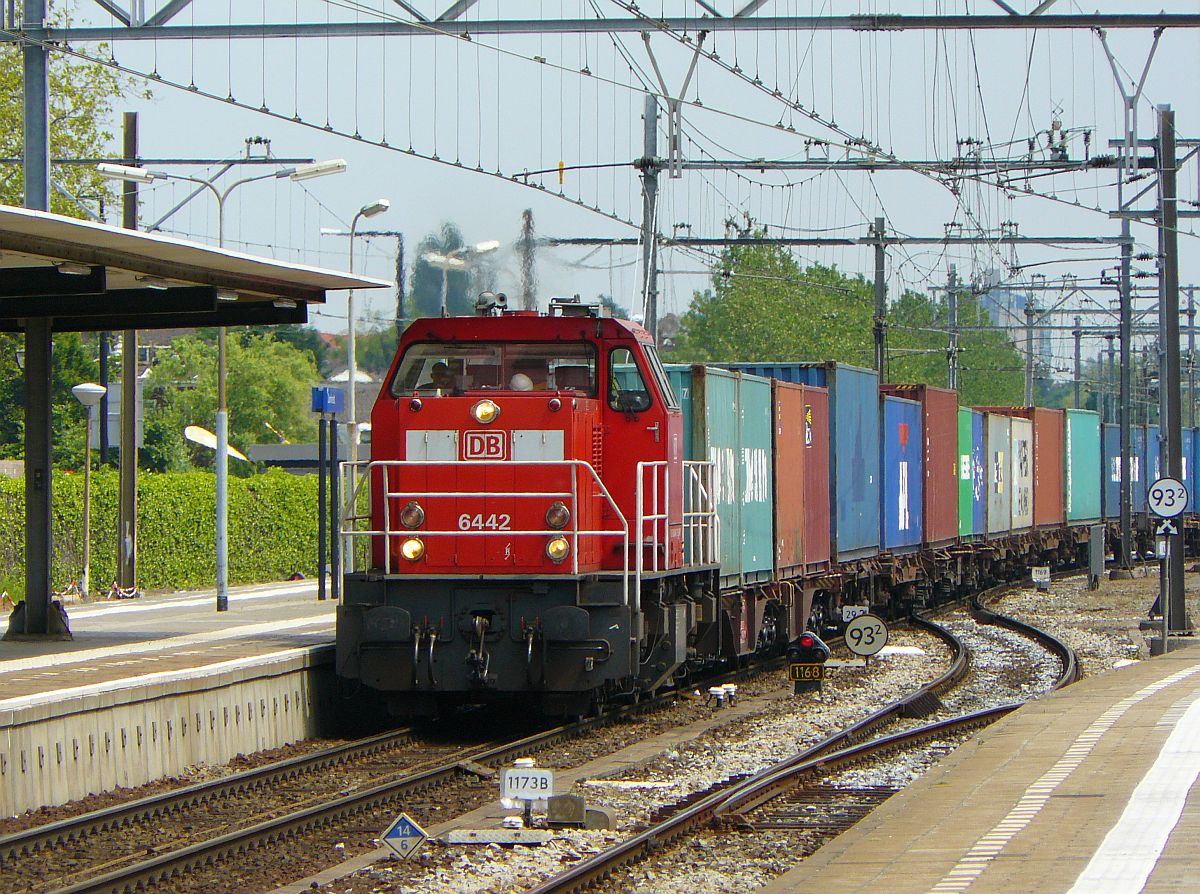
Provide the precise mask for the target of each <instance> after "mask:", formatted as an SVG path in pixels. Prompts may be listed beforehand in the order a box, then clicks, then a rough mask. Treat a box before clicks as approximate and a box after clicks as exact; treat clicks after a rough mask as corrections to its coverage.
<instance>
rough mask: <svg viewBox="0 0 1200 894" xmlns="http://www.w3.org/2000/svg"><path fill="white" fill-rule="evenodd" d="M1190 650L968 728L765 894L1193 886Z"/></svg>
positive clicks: (1198, 849)
mask: <svg viewBox="0 0 1200 894" xmlns="http://www.w3.org/2000/svg"><path fill="white" fill-rule="evenodd" d="M1198 772H1200V648H1195V647H1192V648H1187V649H1182V650H1180V651H1175V652H1171V653H1170V654H1169V655H1166V656H1161V657H1158V658H1153V659H1151V660H1149V661H1144V662H1139V663H1137V664H1133V665H1130V666H1128V667H1125V668H1122V669H1120V670H1115V671H1111V672H1109V673H1107V674H1104V675H1102V676H1098V677H1093V678H1090V679H1087V680H1084V681H1083V682H1081V683H1077V684H1076V685H1074V686H1071V687H1069V688H1068V689H1066V690H1064V691H1063V692H1059V693H1054V694H1052V695H1049V696H1046V697H1045V698H1042V699H1039V700H1038V701H1036V702H1033V703H1032V704H1030V705H1027V706H1026V707H1024V708H1022V709H1021V710H1019V711H1017V712H1016V713H1014V714H1013V715H1010V716H1009V717H1007V718H1006V719H1004V720H1003V721H1000V722H999V723H997V724H995V725H994V726H991V727H989V728H988V729H986V730H984V731H982V732H980V733H978V734H977V735H976V736H975V737H974V738H973V739H972V740H971V741H969V742H967V743H966V744H964V745H963V746H961V747H960V748H958V749H957V750H956V751H955V752H953V753H952V754H951V755H949V756H947V757H946V758H944V759H943V760H942V761H941V763H939V764H938V765H937V766H936V767H934V768H933V769H931V770H930V771H929V772H928V773H927V774H926V775H925V776H924V777H922V778H921V779H920V780H918V781H917V782H916V783H914V784H913V785H912V786H910V787H909V788H908V789H906V790H905V791H903V792H901V793H899V794H897V795H895V796H894V797H892V798H891V799H889V800H888V801H887V802H885V803H884V804H883V805H882V806H881V807H879V808H878V809H877V810H875V811H874V812H873V813H872V814H871V815H870V816H868V817H867V818H866V819H864V820H862V821H861V822H859V823H858V824H857V825H855V826H854V827H853V828H851V829H850V830H849V831H847V832H846V833H844V834H842V835H841V836H839V837H838V838H836V839H834V840H833V841H831V842H830V843H829V844H827V845H826V846H825V847H823V848H822V849H821V850H819V851H817V853H815V854H814V855H813V856H812V857H810V858H809V859H808V860H806V861H804V862H803V863H802V864H800V865H799V866H797V867H796V868H795V869H793V870H792V871H790V872H788V873H786V874H785V875H783V876H781V877H779V878H778V879H776V880H775V881H774V882H773V883H772V884H770V885H769V886H767V887H766V888H764V889H762V890H763V891H765V892H768V894H785V892H788V894H790V892H804V894H809V892H813V891H820V892H822V894H845V892H852V891H855V892H857V891H861V892H866V891H871V892H879V891H886V892H888V894H929V892H933V894H959V892H966V891H971V892H981V894H982V892H1005V894H1012V892H1023V891H1038V892H1042V891H1045V892H1071V894H1126V892H1128V894H1134V892H1138V891H1147V892H1166V891H1172V892H1179V891H1200V793H1197V792H1196V791H1193V784H1194V783H1195V781H1196V776H1197V773H1198Z"/></svg>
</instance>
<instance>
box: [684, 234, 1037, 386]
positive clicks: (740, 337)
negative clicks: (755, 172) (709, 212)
mask: <svg viewBox="0 0 1200 894" xmlns="http://www.w3.org/2000/svg"><path fill="white" fill-rule="evenodd" d="M958 304H959V306H958V317H959V321H960V322H961V323H962V324H963V325H964V326H972V327H974V326H977V325H979V324H980V321H986V316H985V315H984V314H983V312H982V311H981V310H980V308H979V305H978V303H977V302H976V301H975V299H974V298H973V297H971V296H970V295H960V296H959V301H958ZM874 317H875V298H874V288H873V286H872V284H871V283H869V282H867V281H866V280H865V279H864V278H863V277H862V276H858V275H853V276H852V275H848V274H845V273H842V272H840V271H839V270H837V269H836V268H834V267H825V266H822V265H819V264H813V265H811V266H809V267H805V268H801V267H800V265H799V264H798V263H797V262H796V259H795V258H794V257H793V256H792V254H791V252H790V251H788V250H787V249H786V248H783V247H781V246H778V245H770V244H766V245H751V246H734V247H732V248H729V249H727V250H726V251H725V252H724V253H723V254H722V255H721V258H720V260H719V262H718V263H717V264H716V265H715V267H714V271H713V287H712V289H709V290H706V291H705V292H703V293H697V294H696V295H695V297H694V299H693V301H692V306H691V309H690V310H689V311H688V312H687V313H686V314H685V315H684V316H683V318H682V320H681V321H680V329H679V333H678V334H677V336H676V339H675V349H674V351H673V352H672V354H671V359H673V360H683V361H705V360H716V361H729V360H742V361H753V360H779V361H789V360H838V361H841V362H843V363H851V364H855V365H858V366H868V367H869V366H872V365H874V362H875V346H874ZM947 320H948V312H947V307H946V305H945V303H944V300H943V301H942V302H941V303H937V304H935V303H933V302H931V301H930V299H929V298H927V297H926V296H924V295H922V294H920V293H918V292H906V293H905V294H903V295H901V296H900V297H899V298H898V299H897V300H896V301H895V302H893V303H892V305H891V307H890V308H889V310H888V331H887V333H888V334H887V356H888V364H887V369H886V370H885V372H884V379H885V380H886V381H892V382H911V383H926V384H931V385H940V386H945V384H946V382H947V349H948V343H949V337H948V335H947V331H946V330H947ZM959 345H960V349H961V353H960V355H959V363H960V369H961V374H960V376H959V391H960V400H961V402H962V403H964V404H1015V403H1020V402H1021V400H1022V399H1023V396H1024V395H1023V391H1022V388H1023V387H1024V373H1023V370H1024V364H1023V361H1022V359H1021V355H1020V354H1019V353H1018V352H1017V351H1016V350H1015V349H1014V348H1013V346H1012V344H1011V343H1010V342H1009V340H1008V338H1007V337H1006V336H1005V334H1004V332H1003V331H1001V330H999V329H997V330H995V331H992V332H964V333H963V334H962V335H961V337H960V339H959Z"/></svg>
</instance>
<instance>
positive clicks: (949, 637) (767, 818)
mask: <svg viewBox="0 0 1200 894" xmlns="http://www.w3.org/2000/svg"><path fill="white" fill-rule="evenodd" d="M1006 589H1007V587H997V588H994V589H993V590H989V591H986V592H985V593H983V594H980V596H979V597H977V598H976V599H975V600H973V602H974V604H973V605H972V610H973V611H974V612H976V613H977V614H978V615H979V616H980V617H981V618H985V619H986V620H987V622H988V623H990V624H998V625H1002V626H1005V627H1008V628H1010V629H1016V630H1020V632H1021V633H1023V634H1024V635H1027V636H1029V637H1031V638H1033V639H1035V640H1036V641H1037V642H1039V643H1040V644H1042V645H1043V646H1044V647H1045V648H1046V649H1048V650H1049V651H1051V652H1053V653H1054V654H1055V655H1056V656H1058V657H1059V659H1060V662H1061V665H1062V673H1061V674H1060V675H1059V678H1058V679H1057V680H1056V681H1055V684H1054V688H1061V687H1062V686H1066V685H1068V684H1069V683H1071V682H1074V680H1075V679H1076V678H1077V676H1078V665H1077V663H1076V662H1075V660H1074V654H1073V653H1072V652H1071V650H1070V648H1069V647H1067V646H1066V645H1065V644H1064V643H1062V642H1061V641H1059V640H1058V639H1056V638H1055V637H1053V636H1051V635H1050V634H1048V633H1045V632H1043V631H1040V630H1037V629H1036V628H1032V627H1030V626H1029V625H1025V624H1022V623H1021V622H1019V621H1015V620H1013V619H1011V618H1007V617H1004V616H1001V615H997V614H996V613H994V612H991V611H990V610H989V609H987V608H985V607H984V605H983V603H984V601H986V600H987V599H989V598H991V597H993V596H995V595H998V594H999V593H1000V592H1002V591H1004V590H1006ZM913 620H914V622H915V623H916V624H918V625H920V626H923V627H926V628H927V629H930V630H931V631H933V632H935V633H937V635H938V636H941V637H942V638H944V639H945V640H946V641H947V642H948V643H949V644H950V646H951V649H952V651H953V658H952V662H951V666H950V668H949V669H948V670H947V671H946V672H945V673H944V674H943V675H942V676H941V677H939V678H938V679H937V680H934V681H933V682H931V683H929V684H927V685H926V686H923V687H922V688H921V689H920V690H918V691H917V692H915V693H912V694H911V695H908V696H906V697H904V698H902V699H898V700H896V701H895V702H893V703H892V704H890V705H887V706H886V707H884V708H882V709H881V710H879V711H876V712H875V713H874V714H872V715H870V716H869V717H867V718H865V719H863V720H861V721H859V722H858V723H856V724H854V725H853V726H851V727H849V728H847V729H845V730H842V731H841V732H838V733H835V734H834V735H832V736H829V737H828V738H826V739H825V740H823V741H822V742H819V743H817V744H816V745H814V746H813V747H811V748H809V749H807V750H805V751H804V752H802V753H800V754H797V755H795V756H794V757H792V758H789V759H787V760H785V761H781V762H779V763H777V764H775V765H774V766H772V767H769V768H767V769H765V770H763V771H762V772H760V773H757V774H754V775H753V776H750V777H747V778H745V779H742V780H739V781H736V782H733V783H732V784H728V785H724V786H721V787H719V788H718V789H716V790H714V791H711V792H710V793H707V794H704V795H701V796H699V797H694V798H691V799H689V801H688V802H687V803H685V804H682V805H680V806H679V808H678V809H677V810H674V811H673V812H671V813H670V815H669V816H667V817H665V818H663V819H661V820H659V821H657V822H655V823H654V824H653V825H651V826H650V828H647V829H645V830H644V831H642V832H640V833H639V834H637V835H635V836H633V837H631V838H629V839H626V840H625V841H623V842H621V843H620V844H617V845H615V846H613V847H612V848H609V849H608V850H605V851H604V852H602V853H600V854H598V855H596V856H594V857H592V858H591V859H588V860H586V861H584V862H582V863H579V864H577V865H575V866H574V867H572V868H571V869H569V870H567V871H566V872H564V873H561V874H559V875H558V876H555V877H554V878H552V879H550V880H548V881H546V882H545V883H543V884H542V885H540V886H539V887H537V888H535V889H533V892H532V894H565V892H578V891H584V890H587V889H589V888H591V887H593V886H596V887H602V886H603V884H602V883H603V882H604V881H605V880H606V879H613V880H614V883H616V884H617V885H618V887H620V886H622V884H621V883H617V882H616V876H617V874H618V873H620V872H621V871H622V870H623V869H625V868H627V867H630V866H633V865H634V864H637V863H639V862H640V861H643V860H646V859H648V858H651V857H655V856H658V855H660V854H662V853H663V852H664V851H665V850H666V849H667V848H669V847H670V846H671V845H672V844H677V843H679V842H681V841H682V840H683V839H685V838H687V837H688V836H691V835H696V834H699V833H701V832H703V831H704V830H707V829H711V828H714V827H716V828H723V829H726V830H731V829H732V830H738V831H741V832H763V831H771V830H774V831H788V830H791V831H804V832H810V833H814V834H815V835H816V836H817V837H818V838H819V837H821V836H823V837H824V838H829V837H833V836H834V835H836V834H839V833H840V832H841V831H844V830H845V829H846V828H849V826H850V825H853V823H854V822H857V820H858V819H861V818H862V817H863V816H865V815H866V814H867V813H869V812H870V810H871V809H873V808H874V807H875V806H877V805H878V804H880V803H882V802H883V801H884V800H886V798H887V797H890V796H891V794H893V793H894V792H895V791H898V790H899V789H898V787H896V786H891V785H877V784H871V785H865V786H864V785H848V786H843V785H833V786H830V785H823V784H822V783H821V780H823V779H824V778H826V777H828V776H829V775H830V774H832V773H835V772H837V771H839V770H841V769H844V768H847V767H851V766H855V765H859V764H862V763H863V762H866V761H872V760H878V759H880V757H881V756H884V755H889V754H894V753H895V752H897V751H902V750H908V749H913V748H917V747H920V746H921V745H922V744H924V743H933V747H935V748H938V747H939V746H938V743H945V742H946V741H947V740H954V739H956V738H961V737H962V736H964V735H965V734H967V733H969V732H971V731H973V730H975V729H978V728H981V727H983V726H986V725H988V724H990V723H993V722H995V721H996V720H998V719H1000V718H1001V717H1003V716H1005V715H1007V714H1008V713H1010V712H1012V711H1014V710H1016V709H1017V708H1018V707H1020V706H1021V703H1019V702H1010V703H1006V704H1001V705H996V706H992V707H989V708H986V709H984V710H980V711H972V712H970V713H968V714H963V715H959V716H955V717H951V718H946V719H941V720H937V721H935V722H932V723H924V724H920V725H918V726H916V727H914V728H910V729H906V730H903V731H901V732H897V733H894V734H892V735H888V736H883V737H877V738H870V740H869V741H866V740H867V739H868V738H869V737H871V736H872V734H873V733H875V732H876V731H877V730H879V729H880V728H881V727H883V726H884V725H887V724H889V723H891V722H893V721H896V720H899V719H902V718H913V717H923V716H928V715H929V714H931V713H933V712H934V711H937V710H939V709H940V708H941V699H940V695H941V694H942V693H944V692H946V691H947V690H949V689H950V688H952V687H953V686H955V685H956V684H957V683H958V682H959V681H961V680H963V679H964V678H965V677H966V676H967V674H968V672H969V667H970V662H969V653H968V650H967V648H966V646H965V644H964V643H963V642H962V641H961V640H960V639H959V638H958V637H955V636H954V635H953V634H951V633H949V631H947V630H945V629H943V628H941V627H940V626H939V625H937V624H935V623H934V622H933V621H931V620H929V619H927V618H924V617H920V616H914V618H913ZM941 747H942V750H948V747H949V746H944V745H943V746H941ZM814 849H815V848H814Z"/></svg>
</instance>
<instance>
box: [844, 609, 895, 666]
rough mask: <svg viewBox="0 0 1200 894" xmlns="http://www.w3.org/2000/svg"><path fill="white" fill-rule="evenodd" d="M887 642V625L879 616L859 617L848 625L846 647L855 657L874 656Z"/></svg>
mask: <svg viewBox="0 0 1200 894" xmlns="http://www.w3.org/2000/svg"><path fill="white" fill-rule="evenodd" d="M887 641H888V629H887V624H885V623H883V618H881V617H879V616H878V615H870V614H868V615H859V616H858V617H857V618H855V619H854V620H853V621H851V622H850V623H849V624H847V625H846V646H847V648H849V649H850V651H851V652H853V653H854V654H855V655H862V656H864V657H866V656H868V655H874V654H875V653H876V652H878V651H879V650H880V649H882V648H883V647H884V646H886V645H887Z"/></svg>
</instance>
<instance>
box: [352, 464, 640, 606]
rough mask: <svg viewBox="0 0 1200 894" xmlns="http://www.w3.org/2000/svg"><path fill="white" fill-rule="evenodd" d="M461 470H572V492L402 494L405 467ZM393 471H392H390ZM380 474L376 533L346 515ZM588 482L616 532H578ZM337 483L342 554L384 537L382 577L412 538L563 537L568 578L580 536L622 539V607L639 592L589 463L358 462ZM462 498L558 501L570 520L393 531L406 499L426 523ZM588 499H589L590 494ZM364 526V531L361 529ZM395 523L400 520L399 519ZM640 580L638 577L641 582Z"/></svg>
mask: <svg viewBox="0 0 1200 894" xmlns="http://www.w3.org/2000/svg"><path fill="white" fill-rule="evenodd" d="M456 466H460V467H464V468H469V469H479V468H481V467H487V466H497V467H501V468H505V469H510V468H513V467H515V466H531V467H536V468H538V469H544V470H552V469H555V468H558V469H569V470H570V489H569V490H536V491H530V490H499V491H496V490H489V491H465V490H453V491H429V490H413V489H406V488H405V487H404V486H403V485H404V481H403V471H404V470H405V469H407V468H421V469H426V470H431V469H439V470H440V469H446V468H448V467H456ZM393 469H395V470H396V471H395V472H392V471H391V470H393ZM376 470H378V472H379V476H380V478H381V479H382V486H383V492H382V494H380V496H381V497H382V501H383V527H382V528H381V529H376V528H373V527H371V518H370V516H369V515H357V514H353V513H350V512H347V511H346V510H349V509H351V508H353V507H355V506H357V505H358V502H359V499H360V498H361V493H360V492H361V490H362V489H363V488H364V487H370V481H371V479H372V477H374V476H373V475H372V473H373V472H375V471H376ZM580 477H583V478H584V480H589V479H590V481H591V482H592V484H593V485H594V486H595V492H596V493H597V494H599V495H600V496H601V497H603V499H604V500H605V502H606V503H607V504H608V507H609V509H610V510H611V511H612V513H613V517H614V519H615V520H616V522H617V523H618V524H619V525H620V528H619V529H614V528H601V529H581V528H580V527H579V515H580V507H579V490H580V488H579V479H580ZM341 482H342V487H343V490H342V493H343V494H345V499H344V503H343V506H344V509H343V515H342V519H341V530H340V534H341V538H342V544H343V549H342V554H343V555H352V551H353V548H354V545H355V543H357V542H361V540H362V538H366V539H367V541H368V543H372V542H373V541H374V539H375V538H383V540H384V548H383V562H384V568H383V570H384V573H385V574H391V573H393V572H392V565H393V562H392V548H393V545H395V546H396V547H397V548H398V547H399V546H400V543H401V542H402V541H403V540H407V539H409V538H411V537H420V538H422V539H425V538H427V537H433V538H440V537H509V538H512V537H554V536H557V535H564V536H566V537H568V538H569V539H570V543H571V566H570V567H571V573H572V574H579V540H580V538H581V537H584V538H586V537H604V538H620V540H621V555H622V560H621V561H622V568H621V581H622V589H623V591H624V594H625V600H626V604H627V605H628V604H629V600H630V599H631V598H632V594H633V593H636V592H637V587H636V584H635V586H634V588H633V589H632V590H631V588H630V583H631V576H630V569H629V524H628V522H627V521H626V520H625V516H624V515H623V514H622V513H621V510H620V509H619V508H618V507H617V504H616V501H615V500H613V498H612V495H611V494H610V493H609V492H608V488H606V487H605V486H604V482H603V481H601V480H600V477H599V476H598V475H597V474H596V470H595V469H593V468H592V466H591V464H590V463H587V462H584V461H583V460H561V461H557V462H546V461H544V460H530V461H521V460H456V461H438V462H436V463H431V462H428V461H424V460H419V461H418V460H386V461H385V460H379V461H372V462H360V463H342V464H341ZM463 498H468V499H469V498H480V499H484V498H504V499H514V500H547V501H553V500H562V501H564V502H566V503H567V506H568V508H569V509H570V511H571V519H570V522H569V523H568V525H567V527H565V528H562V529H548V528H547V529H536V530H535V529H531V530H521V529H504V530H480V529H477V528H474V527H471V528H468V529H466V530H463V529H461V528H458V527H455V528H453V529H447V530H438V529H433V528H429V527H427V526H425V525H422V526H421V527H420V528H417V529H410V528H406V527H403V526H401V527H399V528H396V527H395V526H394V525H393V519H392V516H393V514H394V513H393V510H392V506H393V504H394V503H399V505H401V506H403V505H405V504H406V503H407V502H408V501H410V500H415V501H417V502H418V503H421V502H422V501H425V503H423V504H422V508H424V509H425V514H426V519H428V518H429V516H430V514H431V513H430V511H429V507H430V506H432V505H434V504H435V502H436V501H437V500H457V499H463ZM589 498H590V495H589ZM568 501H569V502H568ZM364 523H366V527H365V528H364V527H362V525H363V524H364ZM397 523H399V522H398V520H397ZM639 580H640V578H639Z"/></svg>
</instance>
